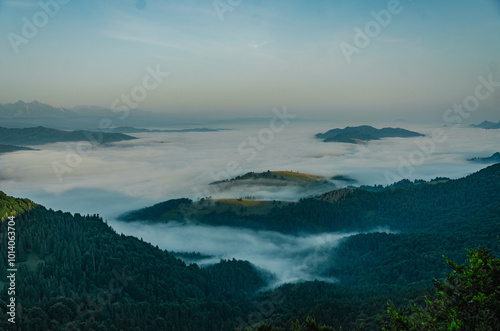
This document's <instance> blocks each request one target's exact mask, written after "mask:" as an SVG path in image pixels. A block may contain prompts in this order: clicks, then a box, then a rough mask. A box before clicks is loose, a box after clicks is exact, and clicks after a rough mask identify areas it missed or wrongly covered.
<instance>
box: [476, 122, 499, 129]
mask: <svg viewBox="0 0 500 331" xmlns="http://www.w3.org/2000/svg"><path fill="white" fill-rule="evenodd" d="M470 126H471V127H473V128H481V129H486V130H496V129H500V121H498V123H495V122H490V121H484V122H482V123H480V124H471V125H470Z"/></svg>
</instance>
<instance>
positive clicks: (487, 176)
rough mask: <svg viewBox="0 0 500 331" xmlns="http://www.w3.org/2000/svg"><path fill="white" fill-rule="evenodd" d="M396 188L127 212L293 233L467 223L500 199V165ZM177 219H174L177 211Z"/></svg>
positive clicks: (135, 216)
mask: <svg viewBox="0 0 500 331" xmlns="http://www.w3.org/2000/svg"><path fill="white" fill-rule="evenodd" d="M407 182H408V183H410V184H407V185H403V184H402V183H400V184H399V185H394V186H391V187H390V188H388V189H383V190H381V191H379V192H372V191H368V190H364V189H341V190H337V191H332V192H329V193H325V194H323V195H321V196H319V197H317V198H308V199H302V200H301V201H300V203H298V204H285V203H281V204H280V203H278V202H276V203H275V208H273V209H272V210H271V212H269V213H267V214H266V215H264V216H263V215H260V214H258V215H251V214H250V215H246V214H245V213H234V212H231V211H224V212H218V210H217V208H216V207H211V206H210V205H207V204H199V203H198V202H193V201H191V200H189V199H177V200H172V201H171V202H164V203H160V204H157V205H155V206H152V207H148V208H144V209H142V210H138V211H134V212H131V213H128V214H126V215H124V216H123V218H122V219H124V220H127V221H134V220H151V221H161V222H169V221H174V220H182V218H183V217H189V218H190V219H197V220H199V221H200V222H203V223H206V224H211V225H229V226H240V227H248V228H254V229H268V230H275V231H280V232H287V233H297V232H324V231H343V230H353V229H357V230H369V229H371V228H373V227H375V226H389V227H390V228H391V229H393V230H398V231H412V232H413V231H426V230H429V229H431V228H436V227H441V226H442V224H446V226H445V227H443V228H444V229H446V227H447V226H449V223H450V222H451V223H452V224H453V226H462V225H463V224H464V223H466V222H468V221H470V220H471V218H474V217H476V216H479V215H482V214H483V213H484V212H485V211H486V210H489V209H491V208H494V207H495V205H496V203H498V201H500V164H496V165H493V166H490V167H488V168H486V169H483V170H481V171H479V172H477V173H475V174H472V175H470V176H468V177H465V178H461V179H457V180H435V181H431V182H428V183H427V184H426V185H423V184H422V183H420V181H417V183H415V184H411V182H409V181H407ZM174 212H175V213H176V214H177V215H178V218H177V219H174V218H172V215H174V214H175V213H174Z"/></svg>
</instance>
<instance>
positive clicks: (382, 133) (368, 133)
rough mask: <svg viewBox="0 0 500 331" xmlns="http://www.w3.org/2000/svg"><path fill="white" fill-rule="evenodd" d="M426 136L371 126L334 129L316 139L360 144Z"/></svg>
mask: <svg viewBox="0 0 500 331" xmlns="http://www.w3.org/2000/svg"><path fill="white" fill-rule="evenodd" d="M423 136H425V135H423V134H421V133H418V132H414V131H409V130H406V129H401V128H389V127H387V128H382V129H376V128H374V127H372V126H369V125H361V126H356V127H352V126H347V127H345V128H344V129H339V128H337V129H332V130H329V131H327V132H325V133H318V134H316V135H315V137H316V138H318V139H321V140H323V142H341V143H351V144H359V143H362V142H366V141H370V140H380V139H382V138H409V137H423Z"/></svg>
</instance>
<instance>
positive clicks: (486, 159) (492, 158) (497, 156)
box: [469, 152, 500, 163]
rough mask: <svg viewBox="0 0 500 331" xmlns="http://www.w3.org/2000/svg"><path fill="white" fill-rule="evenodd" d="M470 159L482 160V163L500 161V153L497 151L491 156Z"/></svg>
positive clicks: (474, 160) (473, 160)
mask: <svg viewBox="0 0 500 331" xmlns="http://www.w3.org/2000/svg"><path fill="white" fill-rule="evenodd" d="M469 161H472V162H481V163H497V162H500V153H499V152H496V153H495V154H493V155H492V156H490V157H475V158H472V159H469Z"/></svg>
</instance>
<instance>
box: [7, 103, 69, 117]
mask: <svg viewBox="0 0 500 331" xmlns="http://www.w3.org/2000/svg"><path fill="white" fill-rule="evenodd" d="M77 116H78V114H76V113H74V112H72V111H71V110H69V109H66V108H63V107H59V106H51V105H48V104H44V103H41V102H38V101H33V102H29V103H26V102H23V101H18V102H16V103H9V104H0V118H1V119H7V118H8V119H13V118H72V117H77Z"/></svg>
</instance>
